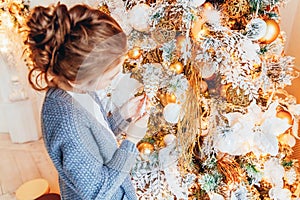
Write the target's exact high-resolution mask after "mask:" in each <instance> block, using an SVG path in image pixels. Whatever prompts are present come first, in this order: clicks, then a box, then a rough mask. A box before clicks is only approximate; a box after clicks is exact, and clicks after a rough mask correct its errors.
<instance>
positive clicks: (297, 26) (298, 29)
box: [280, 0, 300, 69]
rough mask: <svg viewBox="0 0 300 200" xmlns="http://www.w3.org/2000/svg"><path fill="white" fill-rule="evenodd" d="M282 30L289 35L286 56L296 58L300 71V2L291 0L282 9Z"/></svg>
mask: <svg viewBox="0 0 300 200" xmlns="http://www.w3.org/2000/svg"><path fill="white" fill-rule="evenodd" d="M280 27H281V30H283V31H285V32H286V34H287V41H286V46H285V50H286V54H287V55H291V56H294V57H295V58H296V60H295V65H296V67H297V68H298V69H300V1H299V0H290V1H289V2H288V4H287V6H286V7H285V8H282V9H281V24H280Z"/></svg>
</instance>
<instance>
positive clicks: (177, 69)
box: [169, 61, 184, 74]
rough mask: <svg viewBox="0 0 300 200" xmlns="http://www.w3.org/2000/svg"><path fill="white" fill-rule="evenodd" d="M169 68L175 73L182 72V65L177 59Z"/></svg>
mask: <svg viewBox="0 0 300 200" xmlns="http://www.w3.org/2000/svg"><path fill="white" fill-rule="evenodd" d="M169 68H170V70H172V71H175V72H176V73H177V74H180V73H181V72H183V68H184V66H183V64H182V63H181V62H179V61H177V62H175V63H172V64H171V65H170V67H169Z"/></svg>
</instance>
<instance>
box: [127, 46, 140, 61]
mask: <svg viewBox="0 0 300 200" xmlns="http://www.w3.org/2000/svg"><path fill="white" fill-rule="evenodd" d="M127 55H128V57H129V58H131V59H138V58H140V57H141V55H142V50H141V48H140V47H133V48H132V49H130V50H129V51H128V53H127Z"/></svg>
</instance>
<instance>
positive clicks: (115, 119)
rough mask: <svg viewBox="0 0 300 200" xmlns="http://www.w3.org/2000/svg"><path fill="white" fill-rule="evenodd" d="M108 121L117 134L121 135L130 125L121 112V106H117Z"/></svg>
mask: <svg viewBox="0 0 300 200" xmlns="http://www.w3.org/2000/svg"><path fill="white" fill-rule="evenodd" d="M107 120H108V123H109V125H110V128H111V129H112V131H113V133H114V134H115V135H119V134H120V133H121V132H125V131H126V129H127V128H128V126H129V124H130V123H129V122H128V121H126V119H124V118H123V117H122V115H121V113H120V109H119V108H115V109H114V110H113V111H112V112H111V113H110V114H109V115H108V116H107Z"/></svg>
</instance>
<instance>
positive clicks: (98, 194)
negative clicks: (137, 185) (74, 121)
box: [62, 140, 136, 200]
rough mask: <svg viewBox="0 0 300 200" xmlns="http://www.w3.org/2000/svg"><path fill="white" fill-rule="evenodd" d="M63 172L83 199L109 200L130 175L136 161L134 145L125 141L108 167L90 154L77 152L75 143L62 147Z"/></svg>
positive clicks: (67, 143) (78, 149)
mask: <svg viewBox="0 0 300 200" xmlns="http://www.w3.org/2000/svg"><path fill="white" fill-rule="evenodd" d="M62 152H63V155H62V156H63V160H62V169H63V171H64V174H65V175H66V176H67V178H68V179H69V180H70V182H71V184H72V185H73V187H72V188H74V189H75V191H76V193H77V194H78V195H79V196H80V197H81V199H89V200H94V199H97V200H108V199H111V198H112V196H113V195H114V194H115V193H116V192H117V190H118V189H119V188H120V186H121V185H122V183H123V182H124V180H125V178H126V177H127V176H128V175H129V170H130V168H131V167H132V165H133V163H134V160H135V158H136V153H135V150H134V147H133V145H132V144H131V142H130V141H127V140H125V141H123V143H122V144H121V146H120V147H119V149H118V150H117V151H116V152H115V154H114V155H113V158H112V159H111V161H110V162H109V163H107V164H106V165H104V164H103V162H101V161H100V160H95V159H94V158H93V156H92V155H91V154H90V153H89V151H88V150H84V149H82V148H76V145H74V144H73V143H72V142H66V143H65V144H64V145H63V147H62Z"/></svg>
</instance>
